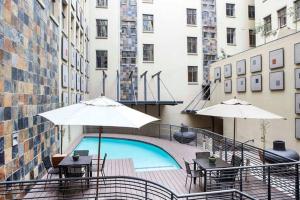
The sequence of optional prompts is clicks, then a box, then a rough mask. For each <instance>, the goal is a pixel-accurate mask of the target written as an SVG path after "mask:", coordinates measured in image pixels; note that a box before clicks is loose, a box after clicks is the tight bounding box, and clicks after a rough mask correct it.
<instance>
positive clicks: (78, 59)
mask: <svg viewBox="0 0 300 200" xmlns="http://www.w3.org/2000/svg"><path fill="white" fill-rule="evenodd" d="M76 69H77V70H78V71H79V70H80V55H79V51H76Z"/></svg>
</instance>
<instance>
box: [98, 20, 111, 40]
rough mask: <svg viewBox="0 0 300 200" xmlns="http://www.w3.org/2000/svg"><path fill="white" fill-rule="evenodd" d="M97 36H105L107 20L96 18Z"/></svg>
mask: <svg viewBox="0 0 300 200" xmlns="http://www.w3.org/2000/svg"><path fill="white" fill-rule="evenodd" d="M96 21H97V37H99V38H107V23H108V22H107V20H104V19H97V20H96Z"/></svg>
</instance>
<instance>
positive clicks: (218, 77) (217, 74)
mask: <svg viewBox="0 0 300 200" xmlns="http://www.w3.org/2000/svg"><path fill="white" fill-rule="evenodd" d="M89 67H90V66H88V68H89ZM88 70H89V69H88ZM87 74H88V73H87ZM214 78H215V81H216V80H219V81H220V80H221V67H216V68H215V69H214Z"/></svg>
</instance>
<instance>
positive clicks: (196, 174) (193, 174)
mask: <svg viewBox="0 0 300 200" xmlns="http://www.w3.org/2000/svg"><path fill="white" fill-rule="evenodd" d="M184 164H185V169H186V178H185V185H186V184H187V179H188V178H190V179H191V180H190V187H189V193H190V192H191V186H192V181H193V179H194V178H199V184H200V181H201V176H202V173H201V171H200V170H191V166H190V163H188V162H187V161H185V160H184Z"/></svg>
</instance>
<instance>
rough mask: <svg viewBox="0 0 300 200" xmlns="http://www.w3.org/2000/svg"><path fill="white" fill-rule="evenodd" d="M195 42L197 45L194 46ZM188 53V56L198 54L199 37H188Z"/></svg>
mask: <svg viewBox="0 0 300 200" xmlns="http://www.w3.org/2000/svg"><path fill="white" fill-rule="evenodd" d="M193 42H195V43H194V44H193ZM194 50H195V51H194ZM187 53H188V54H198V38H197V37H187Z"/></svg>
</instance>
